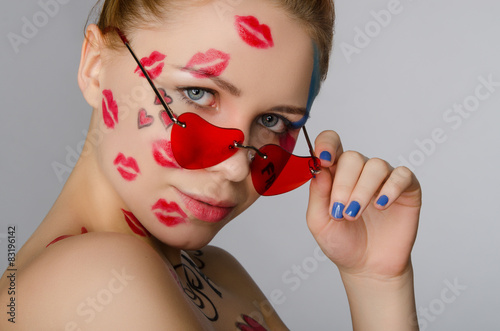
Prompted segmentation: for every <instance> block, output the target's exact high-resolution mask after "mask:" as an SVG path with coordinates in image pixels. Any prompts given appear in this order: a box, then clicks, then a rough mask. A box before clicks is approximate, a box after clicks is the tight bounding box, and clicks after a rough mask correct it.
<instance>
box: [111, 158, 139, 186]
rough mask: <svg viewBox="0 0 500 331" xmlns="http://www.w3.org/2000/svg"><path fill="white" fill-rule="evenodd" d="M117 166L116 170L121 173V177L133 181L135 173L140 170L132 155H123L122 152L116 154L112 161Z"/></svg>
mask: <svg viewBox="0 0 500 331" xmlns="http://www.w3.org/2000/svg"><path fill="white" fill-rule="evenodd" d="M113 164H114V165H115V166H117V170H118V172H119V173H120V175H122V177H123V179H125V180H128V181H129V182H130V181H133V180H134V179H135V178H136V177H137V175H138V174H139V173H140V172H141V171H140V170H139V166H138V165H137V161H136V160H135V159H134V158H133V157H129V158H127V157H125V155H123V153H120V154H118V156H117V157H116V159H115V161H114V163H113Z"/></svg>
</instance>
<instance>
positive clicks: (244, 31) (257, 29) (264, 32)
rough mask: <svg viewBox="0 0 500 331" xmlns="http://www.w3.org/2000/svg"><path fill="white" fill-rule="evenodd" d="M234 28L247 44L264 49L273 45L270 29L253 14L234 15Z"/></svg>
mask: <svg viewBox="0 0 500 331" xmlns="http://www.w3.org/2000/svg"><path fill="white" fill-rule="evenodd" d="M235 18H236V22H235V25H236V29H237V30H238V33H239V35H240V37H241V39H243V41H244V42H246V43H247V44H248V45H250V46H252V47H255V48H261V49H266V48H270V47H273V46H274V41H273V36H272V35H271V29H270V28H269V26H267V25H265V24H260V23H259V20H258V19H257V18H255V17H254V16H238V15H236V16H235Z"/></svg>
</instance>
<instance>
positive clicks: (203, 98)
mask: <svg viewBox="0 0 500 331" xmlns="http://www.w3.org/2000/svg"><path fill="white" fill-rule="evenodd" d="M182 93H183V95H184V97H185V100H186V101H188V102H190V103H194V105H196V106H201V107H216V98H215V94H214V93H212V92H210V91H208V90H206V89H202V88H197V87H190V88H183V89H182Z"/></svg>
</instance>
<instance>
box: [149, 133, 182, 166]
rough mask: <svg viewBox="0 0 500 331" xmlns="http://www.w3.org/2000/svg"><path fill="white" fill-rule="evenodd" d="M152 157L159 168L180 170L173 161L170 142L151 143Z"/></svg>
mask: <svg viewBox="0 0 500 331" xmlns="http://www.w3.org/2000/svg"><path fill="white" fill-rule="evenodd" d="M153 157H154V159H155V161H156V163H158V164H159V165H160V166H162V167H165V168H174V169H181V167H180V165H179V164H177V161H175V158H174V153H173V152H172V142H171V141H170V140H166V139H164V140H158V141H155V142H154V143H153Z"/></svg>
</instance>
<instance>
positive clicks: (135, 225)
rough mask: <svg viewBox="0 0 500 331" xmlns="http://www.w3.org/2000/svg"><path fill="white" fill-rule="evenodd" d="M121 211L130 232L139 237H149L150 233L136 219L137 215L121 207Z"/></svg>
mask: <svg viewBox="0 0 500 331" xmlns="http://www.w3.org/2000/svg"><path fill="white" fill-rule="evenodd" d="M122 212H123V216H124V217H125V221H126V222H127V224H128V226H129V227H130V229H131V230H132V232H134V233H135V234H137V235H139V236H141V237H151V233H149V231H148V230H147V229H146V228H145V227H144V225H142V224H141V222H139V220H138V219H137V217H135V215H134V214H132V213H131V212H129V211H126V210H124V209H122Z"/></svg>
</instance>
